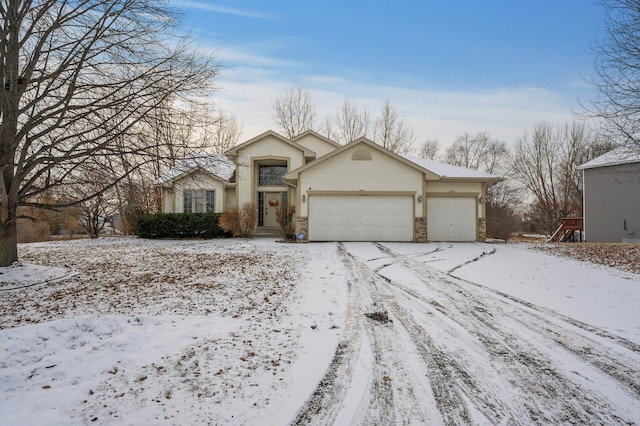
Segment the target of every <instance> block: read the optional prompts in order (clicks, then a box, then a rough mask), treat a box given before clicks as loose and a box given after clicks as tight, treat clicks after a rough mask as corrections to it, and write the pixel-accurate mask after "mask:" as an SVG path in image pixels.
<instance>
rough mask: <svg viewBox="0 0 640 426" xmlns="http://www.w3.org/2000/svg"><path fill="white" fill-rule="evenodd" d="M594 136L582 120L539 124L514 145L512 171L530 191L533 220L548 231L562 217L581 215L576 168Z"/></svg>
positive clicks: (588, 155)
mask: <svg viewBox="0 0 640 426" xmlns="http://www.w3.org/2000/svg"><path fill="white" fill-rule="evenodd" d="M594 144H596V141H595V139H594V138H593V137H592V135H591V134H590V132H589V131H588V130H587V129H586V127H585V125H584V123H579V122H573V123H568V124H565V125H563V126H552V125H551V124H549V123H538V124H536V125H535V126H534V128H533V130H532V131H531V132H528V131H527V132H525V134H524V136H523V137H522V138H520V139H519V140H518V141H517V143H516V146H515V155H514V159H513V174H514V176H515V178H516V179H518V181H520V183H521V184H522V185H523V186H524V187H525V188H527V189H528V190H529V191H530V192H531V193H532V194H533V203H532V211H531V213H530V216H531V219H532V222H533V224H534V225H535V226H537V227H538V229H540V230H542V231H544V232H547V233H549V234H551V233H552V232H553V231H554V230H555V229H556V228H557V227H558V225H559V224H560V221H561V219H562V218H563V217H571V216H579V215H581V214H582V176H581V174H580V173H579V172H578V171H577V170H576V167H577V166H578V165H580V164H582V163H584V162H586V161H588V160H590V159H591V158H592V156H593V155H594V154H595V153H596V152H597V150H594V149H593V147H594Z"/></svg>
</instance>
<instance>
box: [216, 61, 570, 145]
mask: <svg viewBox="0 0 640 426" xmlns="http://www.w3.org/2000/svg"><path fill="white" fill-rule="evenodd" d="M219 85H220V86H221V87H222V89H223V91H222V92H221V93H218V94H217V95H216V99H217V101H218V104H219V106H220V107H221V108H222V109H224V110H225V111H229V112H233V113H235V114H236V115H237V117H238V120H239V121H240V122H241V123H243V124H244V135H243V137H244V139H248V138H251V137H253V136H255V135H257V134H259V133H262V132H263V131H265V130H268V129H273V130H278V129H277V126H276V124H275V123H274V122H273V119H272V116H273V109H272V102H273V100H274V99H275V98H276V97H277V96H279V95H281V94H282V93H283V92H284V91H285V90H287V89H290V88H291V87H295V86H297V85H301V86H302V87H304V88H306V89H308V90H309V91H310V92H311V94H312V97H313V99H314V101H315V104H316V111H317V113H318V116H319V117H318V118H320V119H321V118H322V117H323V116H325V115H331V116H333V115H334V114H335V112H336V111H337V110H338V108H339V107H340V106H341V105H342V103H343V102H344V100H345V99H347V98H349V99H350V100H352V101H354V102H356V103H357V104H358V105H359V106H361V107H365V108H368V109H369V112H370V113H371V115H372V116H375V115H377V114H378V110H379V108H380V107H381V106H382V103H383V102H384V100H385V99H386V98H390V99H391V102H392V103H393V105H395V106H396V108H397V109H398V112H399V114H400V115H401V116H402V117H403V118H404V119H405V120H406V121H407V122H408V123H409V124H410V125H411V126H412V127H413V129H414V131H415V135H416V139H417V142H418V143H421V142H422V141H424V140H425V139H426V138H430V139H438V140H439V141H440V143H441V146H444V147H446V146H448V145H450V144H451V143H452V142H453V140H454V139H455V138H456V136H458V135H461V134H462V133H464V132H468V133H477V132H481V131H486V132H489V133H490V134H491V135H492V136H493V137H495V138H498V139H500V140H504V141H505V142H507V143H509V144H511V143H513V142H514V141H515V140H516V139H517V138H519V137H520V136H522V134H523V132H524V130H525V129H529V128H531V127H532V126H533V124H535V123H537V122H540V121H547V122H550V123H563V122H565V121H569V120H571V119H572V112H571V108H572V107H574V106H575V105H571V104H570V103H569V102H567V101H566V99H563V98H562V96H560V95H559V94H557V93H554V92H551V91H548V90H543V89H538V88H528V87H523V88H521V87H514V88H495V89H493V90H482V91H445V90H433V89H429V88H424V87H401V86H389V85H382V84H380V85H377V84H372V83H360V82H357V81H352V80H348V79H345V78H341V77H333V76H293V75H289V74H284V73H282V72H280V71H274V70H266V69H257V68H251V67H237V68H233V69H230V70H228V72H226V73H225V75H224V76H223V77H222V78H221V80H220V81H219ZM318 121H320V120H318Z"/></svg>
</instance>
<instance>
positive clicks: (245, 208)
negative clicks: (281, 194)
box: [220, 203, 258, 238]
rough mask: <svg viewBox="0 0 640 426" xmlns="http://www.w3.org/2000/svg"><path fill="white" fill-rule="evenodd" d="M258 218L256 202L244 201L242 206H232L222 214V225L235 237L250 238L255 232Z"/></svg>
mask: <svg viewBox="0 0 640 426" xmlns="http://www.w3.org/2000/svg"><path fill="white" fill-rule="evenodd" d="M257 220H258V213H257V211H256V205H255V204H254V203H244V204H243V205H242V207H238V206H236V205H234V206H231V208H230V209H228V210H227V211H226V212H224V213H222V214H221V215H220V227H221V228H222V229H223V230H225V231H226V232H230V233H231V234H232V235H233V236H234V237H240V238H248V237H250V236H251V234H253V230H254V229H255V227H256V222H257Z"/></svg>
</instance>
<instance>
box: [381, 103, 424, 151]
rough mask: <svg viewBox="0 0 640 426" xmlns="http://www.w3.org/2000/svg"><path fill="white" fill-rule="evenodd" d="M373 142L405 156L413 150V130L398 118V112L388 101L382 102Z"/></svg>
mask: <svg viewBox="0 0 640 426" xmlns="http://www.w3.org/2000/svg"><path fill="white" fill-rule="evenodd" d="M373 140H374V142H376V143H377V144H379V145H382V146H383V147H384V148H386V149H388V150H389V151H392V152H395V153H397V154H406V153H408V152H410V151H411V150H412V149H413V143H414V141H415V137H414V135H413V129H411V127H410V126H409V125H408V124H407V123H406V122H405V121H404V120H402V119H401V118H400V117H398V111H397V109H396V107H394V106H393V105H392V104H391V101H390V100H389V99H387V100H386V101H385V102H384V104H383V105H382V109H381V111H380V117H378V118H377V119H376V120H375V124H374V129H373Z"/></svg>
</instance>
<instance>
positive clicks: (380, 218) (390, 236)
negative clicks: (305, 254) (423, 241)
mask: <svg viewBox="0 0 640 426" xmlns="http://www.w3.org/2000/svg"><path fill="white" fill-rule="evenodd" d="M309 239H310V240H311V241H413V197H411V196H398V197H395V196H373V195H370V196H360V195H358V196H346V195H345V196H324V195H321V196H320V195H314V196H311V197H309Z"/></svg>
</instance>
